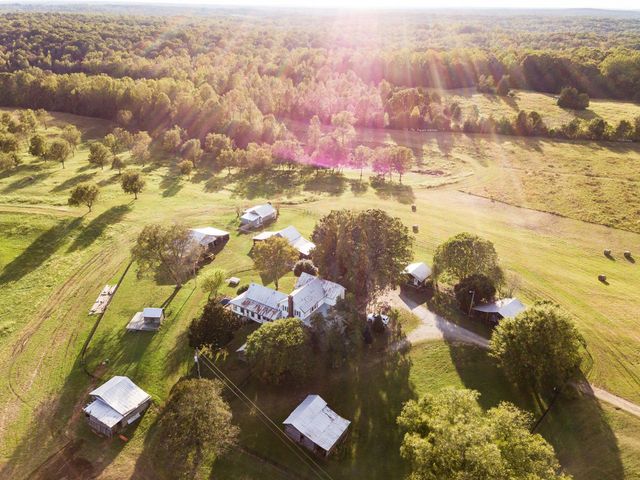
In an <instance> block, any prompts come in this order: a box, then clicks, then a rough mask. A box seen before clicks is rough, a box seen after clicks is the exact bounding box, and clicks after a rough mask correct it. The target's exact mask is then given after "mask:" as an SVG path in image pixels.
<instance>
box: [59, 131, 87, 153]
mask: <svg viewBox="0 0 640 480" xmlns="http://www.w3.org/2000/svg"><path fill="white" fill-rule="evenodd" d="M60 136H61V137H62V138H63V139H64V140H66V141H67V143H69V145H70V146H71V150H72V151H73V153H76V147H77V146H78V144H80V139H81V138H82V134H81V133H80V130H78V127H76V126H75V125H65V127H64V128H63V129H62V132H61V133H60Z"/></svg>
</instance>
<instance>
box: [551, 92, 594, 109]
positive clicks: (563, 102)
mask: <svg viewBox="0 0 640 480" xmlns="http://www.w3.org/2000/svg"><path fill="white" fill-rule="evenodd" d="M558 106H559V107H562V108H571V109H573V110H584V109H586V108H587V107H588V106H589V95H587V94H586V93H578V90H577V89H575V88H574V87H564V88H563V89H562V90H561V91H560V96H559V97H558Z"/></svg>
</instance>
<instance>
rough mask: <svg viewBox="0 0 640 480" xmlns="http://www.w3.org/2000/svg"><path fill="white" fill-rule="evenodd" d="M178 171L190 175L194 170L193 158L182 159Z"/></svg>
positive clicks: (186, 175)
mask: <svg viewBox="0 0 640 480" xmlns="http://www.w3.org/2000/svg"><path fill="white" fill-rule="evenodd" d="M178 171H179V172H180V175H184V176H185V177H188V176H189V175H191V172H192V171H193V162H192V161H191V160H182V161H181V162H179V163H178Z"/></svg>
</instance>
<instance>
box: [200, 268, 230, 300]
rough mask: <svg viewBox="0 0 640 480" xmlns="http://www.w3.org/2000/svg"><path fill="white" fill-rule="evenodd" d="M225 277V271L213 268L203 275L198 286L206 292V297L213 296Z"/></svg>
mask: <svg viewBox="0 0 640 480" xmlns="http://www.w3.org/2000/svg"><path fill="white" fill-rule="evenodd" d="M226 278H227V272H226V271H225V270H223V269H222V268H214V269H212V270H211V271H209V272H207V274H206V275H205V276H204V278H203V279H202V283H201V284H200V288H201V289H202V291H203V292H205V293H206V294H207V298H208V299H209V298H211V295H213V296H214V297H215V296H216V295H217V294H218V290H220V288H222V285H224V282H225V279H226Z"/></svg>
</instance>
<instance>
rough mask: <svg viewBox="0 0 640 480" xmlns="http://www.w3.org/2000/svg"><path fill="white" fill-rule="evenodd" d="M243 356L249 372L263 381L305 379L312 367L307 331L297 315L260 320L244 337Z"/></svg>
mask: <svg viewBox="0 0 640 480" xmlns="http://www.w3.org/2000/svg"><path fill="white" fill-rule="evenodd" d="M246 356H247V361H248V362H249V365H250V366H251V369H252V371H253V372H254V373H255V374H256V375H257V376H258V378H260V379H261V380H262V381H264V382H269V383H276V384H277V383H281V382H282V381H284V380H285V379H286V378H287V377H292V378H304V377H305V376H307V375H308V374H309V370H310V367H311V364H310V362H311V358H312V352H311V347H310V343H309V333H308V332H307V330H306V329H305V327H304V325H303V324H302V321H301V320H300V319H298V318H287V319H282V320H277V321H275V322H268V323H263V324H262V325H261V326H260V328H259V329H258V330H256V331H255V332H253V333H252V334H251V335H249V336H248V337H247V346H246Z"/></svg>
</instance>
